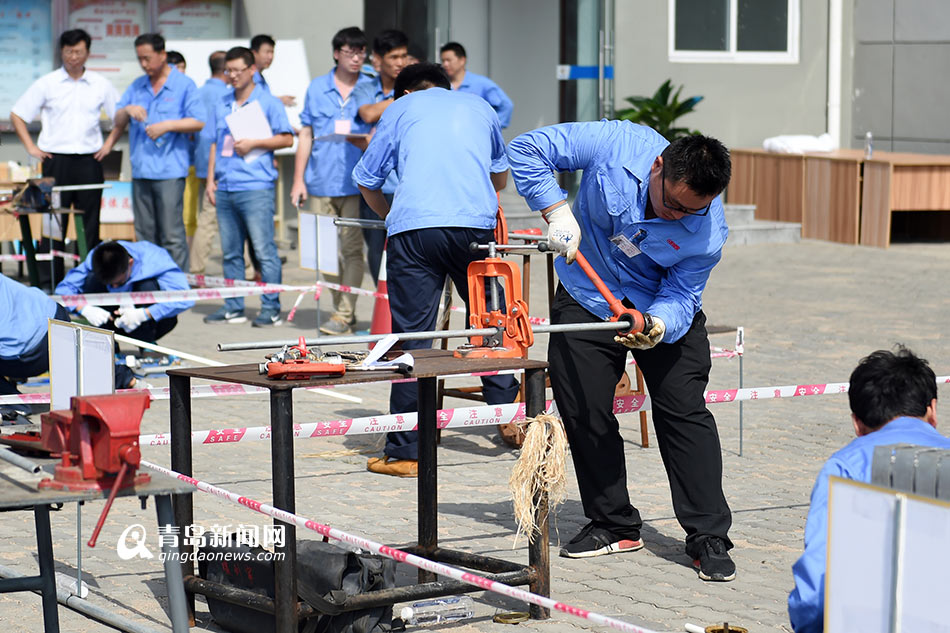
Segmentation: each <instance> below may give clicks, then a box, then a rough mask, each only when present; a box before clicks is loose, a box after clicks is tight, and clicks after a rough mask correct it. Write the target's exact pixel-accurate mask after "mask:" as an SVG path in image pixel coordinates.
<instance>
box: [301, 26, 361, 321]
mask: <svg viewBox="0 0 950 633" xmlns="http://www.w3.org/2000/svg"><path fill="white" fill-rule="evenodd" d="M332 46H333V61H334V62H335V63H336V65H335V67H334V68H333V69H331V70H330V72H328V73H327V74H326V75H323V76H322V77H317V78H316V79H314V80H313V81H312V82H311V83H310V86H309V87H308V88H307V96H306V98H305V99H304V104H303V111H302V112H301V113H300V123H301V128H300V133H299V134H298V136H297V155H296V158H295V159H294V184H293V187H292V188H291V190H290V199H291V201H292V202H293V203H294V205H295V206H298V207H299V206H301V205H302V204H303V203H304V202H305V201H306V200H307V198H308V197H312V201H311V202H310V204H309V205H308V208H309V210H311V211H313V212H315V213H318V214H321V215H331V216H336V217H341V218H352V219H356V218H359V217H360V200H359V198H360V192H359V189H357V188H356V183H355V182H353V176H352V174H353V168H354V167H355V166H356V163H357V162H358V161H359V159H360V156H361V155H362V150H363V149H365V148H366V146H365V142H364V143H362V144H360V145H359V146H357V145H355V144H353V143H351V142H349V141H342V140H341V139H343V138H344V137H345V135H348V134H366V133H368V132H369V130H370V127H369V126H368V125H366V124H364V123H363V122H362V121H360V120H359V119H358V118H357V116H356V110H357V107H358V106H359V103H358V102H357V100H356V92H357V86H358V85H361V84H363V83H369V82H370V78H369V77H367V76H365V75H361V74H360V69H361V68H362V66H363V61H364V60H365V59H366V36H365V35H364V34H363V31H361V30H360V29H358V28H356V27H355V26H351V27H349V28H345V29H342V30H341V31H339V32H337V34H336V35H334V36H333V42H332ZM328 135H338V136H337V137H336V138H337V142H332V141H331V142H328V141H316V142H314V139H315V138H320V137H321V136H328ZM338 228H339V238H340V255H339V262H340V263H339V270H340V274H339V275H325V278H326V279H327V281H330V282H332V283H338V284H343V285H344V286H353V287H354V288H358V287H359V286H360V284H361V283H363V271H364V268H363V235H362V232H361V229H360V228H359V227H348V226H341V227H338ZM332 294H333V308H334V313H333V317H332V318H331V319H330V320H329V321H328V322H326V323H324V324H323V325H322V326H321V327H320V331H321V332H323V333H324V334H350V333H351V332H352V331H353V330H352V326H353V324H354V323H356V297H355V296H354V295H350V294H346V293H343V292H338V291H336V290H334V291H333V293H332Z"/></svg>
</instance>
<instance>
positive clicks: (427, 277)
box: [384, 228, 519, 459]
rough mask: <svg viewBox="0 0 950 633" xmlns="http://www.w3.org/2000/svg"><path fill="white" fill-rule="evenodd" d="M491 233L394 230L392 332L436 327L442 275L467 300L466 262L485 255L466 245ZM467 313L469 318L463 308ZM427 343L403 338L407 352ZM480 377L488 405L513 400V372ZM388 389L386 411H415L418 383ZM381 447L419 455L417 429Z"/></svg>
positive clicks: (395, 454)
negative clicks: (509, 374) (448, 279)
mask: <svg viewBox="0 0 950 633" xmlns="http://www.w3.org/2000/svg"><path fill="white" fill-rule="evenodd" d="M494 234H495V230H494V229H469V228H432V229H418V230H415V231H406V232H404V233H398V234H396V235H393V236H392V237H391V238H390V240H389V255H388V256H387V259H386V278H387V280H388V281H387V287H388V289H389V307H390V310H391V311H392V318H393V332H425V331H429V330H433V329H435V321H436V318H437V317H438V312H439V298H440V297H441V296H442V288H443V285H444V283H445V276H446V275H449V276H450V277H451V278H452V283H454V284H455V289H456V291H457V292H458V293H459V296H460V297H462V301H464V302H465V304H466V305H468V265H469V263H470V262H473V261H475V260H480V259H485V257H487V256H488V255H487V252H486V251H477V252H475V253H473V252H471V251H470V250H469V248H468V247H469V244H471V243H472V242H478V243H479V244H487V243H488V242H489V241H490V240H494ZM503 297H504V294H502V298H503ZM465 317H466V318H465V320H466V322H468V314H467V313H466V315H465ZM430 347H432V341H403V343H402V348H403V349H404V350H406V351H410V350H413V349H428V348H430ZM481 380H482V394H483V395H484V396H485V402H486V403H487V404H507V403H509V402H514V401H515V397H516V396H517V395H518V388H519V385H518V381H517V380H516V379H515V377H514V376H507V375H505V376H483V377H482V379H481ZM390 389H391V390H390V392H389V412H390V413H406V412H408V411H415V410H416V403H417V400H418V393H419V387H418V385H417V384H416V383H415V382H403V383H395V384H393V385H392V387H391V388H390ZM384 452H385V454H386V455H387V456H388V457H392V458H394V459H418V458H419V433H418V431H394V432H392V433H388V434H387V435H386V448H385V449H384Z"/></svg>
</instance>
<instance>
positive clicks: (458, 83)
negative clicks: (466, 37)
mask: <svg viewBox="0 0 950 633" xmlns="http://www.w3.org/2000/svg"><path fill="white" fill-rule="evenodd" d="M439 57H440V58H441V59H442V68H444V69H445V74H447V75H448V76H449V79H450V80H451V81H452V90H459V91H461V92H470V93H472V94H473V95H478V96H479V97H481V98H482V99H484V100H485V101H487V102H488V103H489V105H491V107H492V109H493V110H494V111H495V113H496V114H497V115H498V120H499V121H501V127H503V128H506V127H508V126H509V125H511V112H512V110H514V104H513V103H512V102H511V99H509V98H508V95H506V94H505V91H504V90H502V89H501V88H500V87H499V86H498V84H496V83H495V82H494V81H492V80H491V79H489V78H488V77H485V76H484V75H476V74H475V73H473V72H472V71H470V70H466V69H465V62H466V61H467V58H466V56H465V47H464V46H462V45H461V44H459V43H458V42H449V43H448V44H446V45H445V46H443V47H442V48H440V49H439Z"/></svg>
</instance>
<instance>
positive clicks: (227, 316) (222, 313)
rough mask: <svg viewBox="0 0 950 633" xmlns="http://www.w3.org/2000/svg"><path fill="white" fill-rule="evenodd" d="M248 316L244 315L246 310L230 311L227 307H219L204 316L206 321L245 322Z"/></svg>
mask: <svg viewBox="0 0 950 633" xmlns="http://www.w3.org/2000/svg"><path fill="white" fill-rule="evenodd" d="M245 321H247V317H246V316H244V310H234V311H230V310H228V309H227V308H225V307H221V308H218V310H217V311H215V312H212V313H211V314H209V315H208V316H206V317H205V318H204V322H205V323H244V322H245Z"/></svg>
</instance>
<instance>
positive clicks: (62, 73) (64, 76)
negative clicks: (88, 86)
mask: <svg viewBox="0 0 950 633" xmlns="http://www.w3.org/2000/svg"><path fill="white" fill-rule="evenodd" d="M86 71H87V69H85V68H83V69H82V77H80V78H79V79H76V81H84V82H86V83H89V78H88V75H87V72H86ZM56 72H57V73H58V77H57V78H58V79H59V80H60V81H72V80H73V78H72V77H70V76H69V73H68V72H66V67H65V66H60V67H59V70H57V71H56Z"/></svg>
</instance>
